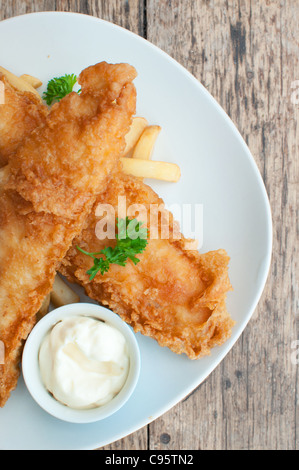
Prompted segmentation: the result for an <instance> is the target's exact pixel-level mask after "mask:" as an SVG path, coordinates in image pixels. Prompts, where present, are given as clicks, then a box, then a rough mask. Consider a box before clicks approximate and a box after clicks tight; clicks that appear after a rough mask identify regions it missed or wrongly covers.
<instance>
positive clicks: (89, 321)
mask: <svg viewBox="0 0 299 470" xmlns="http://www.w3.org/2000/svg"><path fill="white" fill-rule="evenodd" d="M39 366H40V372H41V377H42V380H43V382H44V385H45V387H46V388H47V389H48V391H49V392H50V393H52V395H53V396H54V397H55V398H56V400H58V401H59V402H61V403H63V404H65V405H67V406H69V407H71V408H75V409H89V408H96V407H98V406H101V405H104V404H105V403H107V402H109V401H110V400H112V398H113V397H114V396H115V395H117V394H118V393H119V392H120V390H121V389H122V387H123V386H124V384H125V382H126V379H127V376H128V371H129V355H128V349H127V344H126V340H125V337H124V336H123V334H122V333H121V332H120V331H119V330H117V329H116V328H114V327H113V326H111V325H108V324H107V323H104V322H102V321H100V320H97V319H94V318H90V317H85V316H74V317H70V318H66V319H65V320H62V321H60V322H59V323H57V324H56V325H55V326H54V328H53V329H52V330H51V331H50V333H48V334H47V336H46V337H45V339H44V341H43V343H42V345H41V348H40V352H39Z"/></svg>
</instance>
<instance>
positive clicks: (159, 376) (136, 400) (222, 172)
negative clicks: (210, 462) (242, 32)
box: [0, 13, 272, 450]
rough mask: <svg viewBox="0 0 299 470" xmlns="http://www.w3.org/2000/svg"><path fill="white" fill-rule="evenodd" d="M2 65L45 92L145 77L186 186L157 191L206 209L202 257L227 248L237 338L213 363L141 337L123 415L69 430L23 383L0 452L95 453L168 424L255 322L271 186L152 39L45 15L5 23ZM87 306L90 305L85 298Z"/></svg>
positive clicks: (150, 104)
mask: <svg viewBox="0 0 299 470" xmlns="http://www.w3.org/2000/svg"><path fill="white" fill-rule="evenodd" d="M0 44H1V52H0V64H1V65H2V66H4V67H5V68H7V69H10V70H11V71H12V72H15V73H16V74H22V73H29V74H32V75H35V76H37V77H40V78H41V79H42V80H43V82H44V84H46V83H47V81H48V80H49V79H50V78H52V77H53V76H59V75H63V74H65V73H79V72H80V71H81V70H82V69H83V68H84V67H86V66H88V65H91V64H94V63H96V62H100V61H102V60H106V61H108V62H129V63H130V64H132V65H134V66H135V67H136V69H137V71H138V74H139V76H138V78H137V80H136V86H137V91H138V114H139V115H143V116H145V117H146V118H147V119H148V120H149V122H151V123H153V124H160V125H161V126H162V129H163V130H162V133H161V134H160V136H159V141H158V143H157V146H156V149H155V159H157V160H168V161H172V162H176V163H178V164H179V165H180V166H181V170H182V178H181V181H180V182H179V183H177V184H170V183H159V182H153V181H152V182H151V183H150V184H151V185H152V187H153V188H154V189H155V190H156V191H157V192H158V193H159V194H160V195H161V196H162V197H163V198H164V199H165V201H166V202H167V203H168V204H172V203H192V204H195V203H202V204H203V209H204V233H203V236H204V239H203V242H204V243H203V247H202V250H201V251H203V252H204V251H208V250H212V249H218V248H225V249H226V250H227V251H228V253H229V255H230V256H231V263H230V278H231V281H232V284H233V286H234V291H233V292H232V293H229V295H228V309H229V311H230V313H231V315H232V317H233V318H234V320H236V326H235V327H234V329H233V335H232V337H231V339H230V340H229V341H228V342H227V343H225V345H223V346H221V347H217V348H215V349H214V350H213V352H212V354H211V356H209V357H205V358H203V359H201V360H198V361H191V360H189V359H188V358H187V357H185V356H177V355H175V354H174V353H172V352H171V351H169V350H168V349H166V348H161V347H159V346H158V345H157V344H156V342H155V341H154V340H152V339H150V338H146V337H143V336H141V335H140V334H138V335H137V337H138V341H139V344H140V348H141V359H142V370H141V376H140V381H139V384H138V387H137V389H136V391H135V393H134V395H133V396H132V397H131V399H130V400H129V401H128V403H127V404H126V405H125V407H124V408H123V409H122V410H120V411H119V412H117V413H116V414H115V415H114V416H112V417H110V418H107V419H106V420H104V421H101V422H98V423H94V424H89V425H76V424H67V423H64V422H62V421H59V420H57V419H55V418H52V417H51V416H49V415H48V414H46V413H45V412H44V411H43V410H42V409H40V408H39V407H38V405H37V404H36V403H35V402H34V401H33V399H32V398H31V397H30V395H29V393H28V392H27V390H26V388H25V386H24V384H23V381H22V379H21V380H20V382H19V385H18V387H17V390H16V391H15V392H14V393H13V394H12V397H11V398H10V399H9V401H8V403H7V404H6V406H5V407H4V408H3V409H1V410H0V423H1V426H0V448H1V449H10V450H13V449H26V450H29V449H34V450H39V449H52V450H53V449H74V450H79V449H80V450H84V449H86V450H89V449H94V448H96V447H100V446H103V445H106V444H108V443H111V442H113V441H115V440H117V439H120V438H122V437H124V436H126V435H128V434H130V433H132V432H134V431H136V430H137V429H139V428H141V427H143V426H145V425H146V424H148V423H150V422H151V421H153V420H154V419H156V418H157V417H159V416H161V415H162V414H163V413H165V412H166V411H167V410H169V409H170V408H171V407H173V406H174V405H175V404H176V403H178V402H179V401H180V400H182V399H183V398H184V397H185V396H186V395H187V394H189V393H190V392H191V391H192V390H193V389H194V388H195V387H197V386H198V385H199V384H200V383H201V382H202V381H203V380H204V379H205V378H206V377H207V376H208V375H209V374H210V373H211V371H212V370H213V369H214V368H215V367H216V366H217V365H218V364H219V362H220V361H221V360H222V359H223V358H224V356H225V355H226V354H227V353H228V351H229V350H230V348H231V347H232V346H233V344H234V343H235V341H236V340H237V339H238V337H239V336H240V334H241V333H242V331H243V330H244V328H245V326H246V324H247V322H248V321H249V319H250V317H251V315H252V313H253V311H254V309H255V307H256V305H257V303H258V300H259V298H260V296H261V293H262V290H263V288H264V285H265V282H266V278H267V274H268V269H269V265H270V259H271V248H272V223H271V214H270V207H269V202H268V198H267V194H266V191H265V188H264V184H263V181H262V178H261V176H260V174H259V171H258V169H257V167H256V164H255V162H254V159H253V157H252V156H251V154H250V152H249V150H248V148H247V146H246V144H245V143H244V141H243V139H242V138H241V136H240V134H239V132H238V131H237V129H236V128H235V126H234V125H233V124H232V122H231V121H230V119H229V118H228V116H227V115H226V114H225V112H224V111H223V110H222V109H221V108H220V106H219V105H218V104H217V103H216V101H215V100H214V99H213V98H212V97H211V96H210V94H209V93H208V92H207V91H206V89H205V88H204V87H203V86H202V85H201V84H200V83H199V82H198V81H197V80H196V79H195V78H194V77H193V76H191V75H190V73H189V72H187V71H186V70H185V69H184V68H183V67H182V66H180V65H179V64H178V63H177V62H175V61H174V60H173V59H171V58H170V57H169V56H168V55H167V54H165V53H164V52H162V51H161V50H159V49H158V48H156V47H155V46H153V45H151V44H150V43H149V42H147V41H145V40H144V39H142V38H140V37H138V36H136V35H134V34H132V33H130V32H128V31H126V30H124V29H122V28H120V27H117V26H115V25H113V24H110V23H107V22H105V21H102V20H99V19H96V18H94V17H89V16H85V15H78V14H72V13H36V14H30V15H25V16H21V17H17V18H13V19H9V20H6V21H3V22H1V23H0ZM83 299H84V300H86V298H85V297H84V296H83Z"/></svg>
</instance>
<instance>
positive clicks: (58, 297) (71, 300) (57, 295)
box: [51, 275, 80, 308]
mask: <svg viewBox="0 0 299 470" xmlns="http://www.w3.org/2000/svg"><path fill="white" fill-rule="evenodd" d="M51 302H52V303H53V305H54V306H55V307H56V308H58V307H62V306H64V305H68V304H76V303H78V302H80V297H79V296H78V295H77V294H76V292H74V291H73V290H72V289H71V288H70V287H69V286H68V285H67V284H66V283H65V282H64V281H63V279H61V277H59V276H58V275H57V276H56V277H55V281H54V284H53V290H52V292H51Z"/></svg>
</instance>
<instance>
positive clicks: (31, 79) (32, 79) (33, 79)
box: [20, 73, 43, 88]
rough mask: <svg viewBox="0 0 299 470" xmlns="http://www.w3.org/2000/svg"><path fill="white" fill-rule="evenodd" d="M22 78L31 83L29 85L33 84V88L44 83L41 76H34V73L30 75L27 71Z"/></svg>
mask: <svg viewBox="0 0 299 470" xmlns="http://www.w3.org/2000/svg"><path fill="white" fill-rule="evenodd" d="M20 78H21V79H22V80H24V81H25V82H27V83H29V85H31V86H32V87H33V88H39V87H41V86H42V84H43V82H41V81H40V79H39V78H36V77H33V76H32V75H28V74H27V73H24V74H23V75H21V76H20Z"/></svg>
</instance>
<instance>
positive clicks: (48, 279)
mask: <svg viewBox="0 0 299 470" xmlns="http://www.w3.org/2000/svg"><path fill="white" fill-rule="evenodd" d="M135 77H136V71H135V69H134V68H133V67H131V66H129V65H127V64H118V65H109V64H106V63H100V64H97V65H95V66H92V67H89V68H87V69H85V70H84V71H83V72H82V73H81V74H80V77H79V80H78V81H79V83H80V85H81V89H82V91H81V94H80V95H79V94H77V93H71V94H69V95H68V96H66V97H65V98H64V99H63V100H62V101H61V102H60V103H58V104H56V105H54V106H53V108H52V110H51V111H50V113H49V115H48V117H47V118H46V120H45V123H44V124H42V125H41V126H39V127H38V128H37V129H35V130H34V131H33V132H32V133H31V134H30V135H29V136H28V137H27V138H26V139H25V140H24V141H23V143H21V144H20V145H19V146H18V147H17V149H16V151H15V152H14V153H13V154H12V155H11V156H10V158H9V163H8V165H7V167H5V168H3V169H2V170H1V175H0V341H2V342H3V343H4V348H5V363H4V365H0V406H4V404H5V402H6V400H7V399H8V397H9V395H10V392H11V391H12V390H13V389H14V388H15V387H16V384H17V379H18V376H19V367H18V365H19V360H20V355H21V351H22V344H23V340H25V339H26V338H27V336H28V334H29V332H30V330H31V328H32V326H33V324H34V322H35V314H36V312H37V311H38V310H39V308H40V306H41V304H42V301H43V299H44V297H45V296H46V295H47V294H48V293H49V292H50V290H51V288H52V285H53V282H54V277H55V274H56V270H57V268H58V265H59V263H60V261H61V260H62V259H63V257H64V256H65V254H66V252H67V250H68V248H69V247H70V246H71V243H72V240H73V239H74V237H75V236H77V235H79V234H80V232H81V230H82V228H83V225H84V222H85V220H86V217H87V215H88V214H89V212H90V211H91V209H92V207H93V205H94V203H95V200H96V197H97V196H98V195H100V194H101V193H102V192H103V191H105V189H106V185H107V182H108V176H109V175H110V173H111V172H112V171H113V170H114V168H115V166H116V165H117V162H118V160H119V158H120V156H121V154H122V152H123V149H124V147H125V135H126V133H127V132H128V130H129V127H130V125H131V121H132V116H133V114H134V113H135V107H136V91H135V87H134V85H133V84H132V81H133V79H134V78H135Z"/></svg>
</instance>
